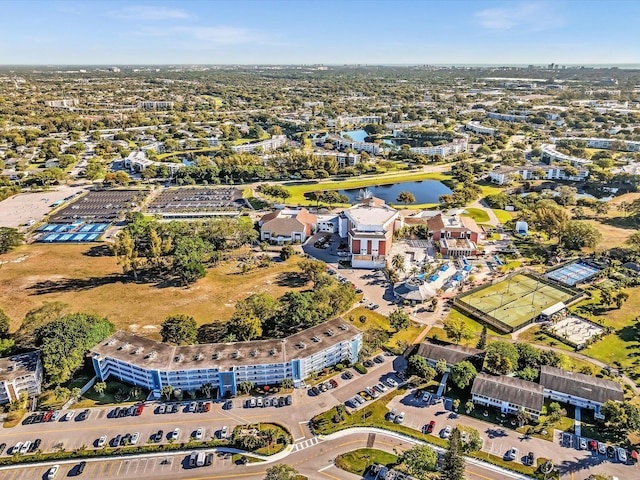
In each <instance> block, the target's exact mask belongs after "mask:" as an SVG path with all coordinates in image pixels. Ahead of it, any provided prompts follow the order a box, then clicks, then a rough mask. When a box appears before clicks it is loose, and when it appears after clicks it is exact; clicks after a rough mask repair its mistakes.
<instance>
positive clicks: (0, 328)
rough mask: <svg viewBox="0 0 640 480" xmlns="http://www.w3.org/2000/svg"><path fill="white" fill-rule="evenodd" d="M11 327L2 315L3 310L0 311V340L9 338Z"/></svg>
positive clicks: (9, 321) (5, 316) (7, 318)
mask: <svg viewBox="0 0 640 480" xmlns="http://www.w3.org/2000/svg"><path fill="white" fill-rule="evenodd" d="M10 325H11V319H10V318H9V317H8V316H7V314H6V313H4V310H2V309H0V339H2V338H7V337H8V336H9V327H10Z"/></svg>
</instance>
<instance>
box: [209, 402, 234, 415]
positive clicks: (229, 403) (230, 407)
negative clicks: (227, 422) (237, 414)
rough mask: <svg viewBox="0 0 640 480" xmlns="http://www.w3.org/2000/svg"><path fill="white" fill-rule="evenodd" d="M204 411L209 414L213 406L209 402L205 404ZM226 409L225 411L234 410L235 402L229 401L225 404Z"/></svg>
mask: <svg viewBox="0 0 640 480" xmlns="http://www.w3.org/2000/svg"><path fill="white" fill-rule="evenodd" d="M207 407H209V408H207ZM204 409H205V411H206V412H208V411H209V410H210V409H211V404H210V403H209V402H207V403H206V404H205V407H204ZM224 409H225V410H233V400H227V401H226V402H225V403H224Z"/></svg>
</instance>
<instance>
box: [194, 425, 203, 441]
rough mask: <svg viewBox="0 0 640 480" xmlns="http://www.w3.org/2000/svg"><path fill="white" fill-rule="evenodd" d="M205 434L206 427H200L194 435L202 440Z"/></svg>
mask: <svg viewBox="0 0 640 480" xmlns="http://www.w3.org/2000/svg"><path fill="white" fill-rule="evenodd" d="M203 436H204V428H203V427H198V429H197V430H196V434H195V435H194V437H195V439H196V440H202V437H203Z"/></svg>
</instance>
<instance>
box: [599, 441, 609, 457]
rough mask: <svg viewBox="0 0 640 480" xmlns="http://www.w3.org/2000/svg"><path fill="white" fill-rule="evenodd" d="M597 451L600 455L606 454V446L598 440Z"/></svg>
mask: <svg viewBox="0 0 640 480" xmlns="http://www.w3.org/2000/svg"><path fill="white" fill-rule="evenodd" d="M598 453H599V454H600V455H606V454H607V446H606V445H605V444H604V443H602V442H598Z"/></svg>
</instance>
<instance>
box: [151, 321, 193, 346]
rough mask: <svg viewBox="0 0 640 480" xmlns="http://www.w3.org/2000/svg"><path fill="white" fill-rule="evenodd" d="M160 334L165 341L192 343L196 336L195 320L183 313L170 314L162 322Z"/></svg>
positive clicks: (183, 343) (178, 343)
mask: <svg viewBox="0 0 640 480" xmlns="http://www.w3.org/2000/svg"><path fill="white" fill-rule="evenodd" d="M160 336H161V337H162V341H163V342H165V343H173V344H174V345H193V344H194V343H195V341H196V338H197V336H198V327H197V325H196V320H195V319H194V318H193V317H190V316H188V315H183V314H178V315H170V316H168V317H167V318H166V319H165V321H164V322H162V325H161V328H160Z"/></svg>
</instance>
